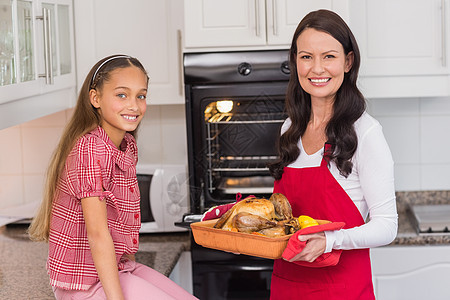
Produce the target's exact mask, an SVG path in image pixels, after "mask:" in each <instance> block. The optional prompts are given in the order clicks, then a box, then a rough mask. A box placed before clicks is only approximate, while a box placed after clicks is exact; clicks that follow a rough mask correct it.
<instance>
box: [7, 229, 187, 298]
mask: <svg viewBox="0 0 450 300" xmlns="http://www.w3.org/2000/svg"><path fill="white" fill-rule="evenodd" d="M26 229H27V225H21V224H14V225H9V226H3V227H0V299H39V300H46V299H54V297H53V292H52V290H51V287H50V285H49V279H48V275H47V271H46V269H45V263H46V259H47V253H48V244H47V243H43V242H32V241H30V240H29V239H28V236H27V235H26V233H25V231H26ZM189 245H190V237H189V233H188V232H183V233H155V234H141V236H140V246H139V252H138V253H137V254H136V261H138V262H140V263H142V264H145V265H148V266H150V267H152V268H153V269H155V270H157V271H158V272H160V273H162V274H164V275H166V276H169V274H170V273H171V272H172V270H173V268H174V266H175V264H176V263H177V261H178V259H179V257H180V255H181V253H182V252H183V251H186V250H188V249H189Z"/></svg>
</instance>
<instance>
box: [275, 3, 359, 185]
mask: <svg viewBox="0 0 450 300" xmlns="http://www.w3.org/2000/svg"><path fill="white" fill-rule="evenodd" d="M307 28H313V29H315V30H318V31H322V32H326V33H328V34H330V35H331V36H332V37H334V38H335V39H336V40H337V41H339V43H341V44H342V46H343V48H344V52H345V55H347V54H348V53H350V52H353V56H354V60H353V65H352V67H351V69H350V71H349V72H348V73H345V75H344V81H343V82H342V85H341V87H340V88H339V90H338V91H337V93H336V99H335V101H334V104H333V116H332V118H331V119H330V121H329V122H328V124H327V127H326V129H325V133H326V136H327V143H329V144H331V147H332V149H331V151H327V153H325V156H326V157H327V159H328V161H334V162H335V163H336V166H337V168H338V169H339V172H340V173H341V174H342V175H344V176H348V175H349V174H350V173H351V171H352V167H353V164H352V162H351V158H352V156H353V154H354V153H355V151H356V147H357V145H358V139H357V136H356V132H355V129H354V128H353V124H354V123H355V121H356V120H357V119H358V118H359V117H360V116H361V115H362V114H363V112H364V111H365V109H366V103H365V100H364V97H363V95H362V94H361V92H360V91H359V89H358V87H357V86H356V80H357V78H358V72H359V66H360V62H361V58H360V54H359V48H358V44H357V43H356V39H355V37H354V36H353V34H352V32H351V30H350V28H349V27H348V26H347V24H346V23H345V22H344V20H342V18H341V17H339V15H337V14H336V13H334V12H331V11H328V10H318V11H314V12H310V13H309V14H308V15H306V16H305V17H304V18H303V19H302V21H301V22H300V24H299V25H298V27H297V29H296V31H295V33H294V36H293V39H292V44H291V48H290V52H289V67H290V70H291V75H290V78H289V84H288V88H287V92H286V111H287V114H288V116H289V118H290V119H291V121H292V124H291V126H290V127H289V129H288V130H287V131H286V132H285V133H284V134H283V135H281V137H280V139H279V141H278V154H279V159H278V160H277V161H275V162H274V163H272V164H270V165H269V170H270V173H271V174H272V176H273V177H274V178H275V179H276V180H279V179H281V177H282V176H283V169H284V167H286V166H288V165H289V164H290V163H292V162H294V161H295V160H296V159H297V158H298V156H299V155H300V149H299V148H298V142H299V140H300V137H301V136H302V135H303V134H304V133H305V130H306V127H307V125H308V122H309V120H310V118H311V96H310V95H309V94H308V93H307V92H305V91H304V90H303V88H302V87H301V85H300V83H299V81H298V74H297V64H296V59H297V39H298V37H299V36H300V34H301V33H302V32H303V31H304V30H305V29H307Z"/></svg>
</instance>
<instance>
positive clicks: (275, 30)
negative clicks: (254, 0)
mask: <svg viewBox="0 0 450 300" xmlns="http://www.w3.org/2000/svg"><path fill="white" fill-rule="evenodd" d="M277 13H278V11H277V0H272V23H273V25H272V29H273V35H275V36H277V35H278V23H277V21H278V19H277Z"/></svg>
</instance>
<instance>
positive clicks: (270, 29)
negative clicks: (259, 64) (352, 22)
mask: <svg viewBox="0 0 450 300" xmlns="http://www.w3.org/2000/svg"><path fill="white" fill-rule="evenodd" d="M318 9H328V10H332V11H334V12H336V13H338V14H339V15H340V16H341V17H342V18H343V19H344V20H346V21H347V19H348V1H347V0H267V43H268V44H269V45H290V44H291V41H292V36H293V35H294V32H295V29H296V28H297V26H298V24H299V23H300V21H301V20H302V19H303V17H304V16H306V15H307V14H308V13H309V12H311V11H314V10H318Z"/></svg>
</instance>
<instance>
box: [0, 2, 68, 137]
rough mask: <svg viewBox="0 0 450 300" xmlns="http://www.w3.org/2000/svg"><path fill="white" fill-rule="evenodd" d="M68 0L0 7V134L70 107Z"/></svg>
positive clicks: (9, 4)
mask: <svg viewBox="0 0 450 300" xmlns="http://www.w3.org/2000/svg"><path fill="white" fill-rule="evenodd" d="M72 8H73V6H72V0H45V1H33V0H16V1H6V0H2V1H0V11H1V13H0V16H1V18H0V20H1V24H0V25H1V26H0V129H1V128H6V127H9V126H13V125H17V124H20V123H23V122H26V121H30V120H32V119H35V118H38V117H42V116H45V115H48V114H52V113H54V112H57V111H60V110H63V109H66V108H69V107H71V106H72V105H73V104H74V102H75V85H76V81H75V74H76V72H75V53H74V34H73V32H74V31H73V18H72V16H73V11H72Z"/></svg>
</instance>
